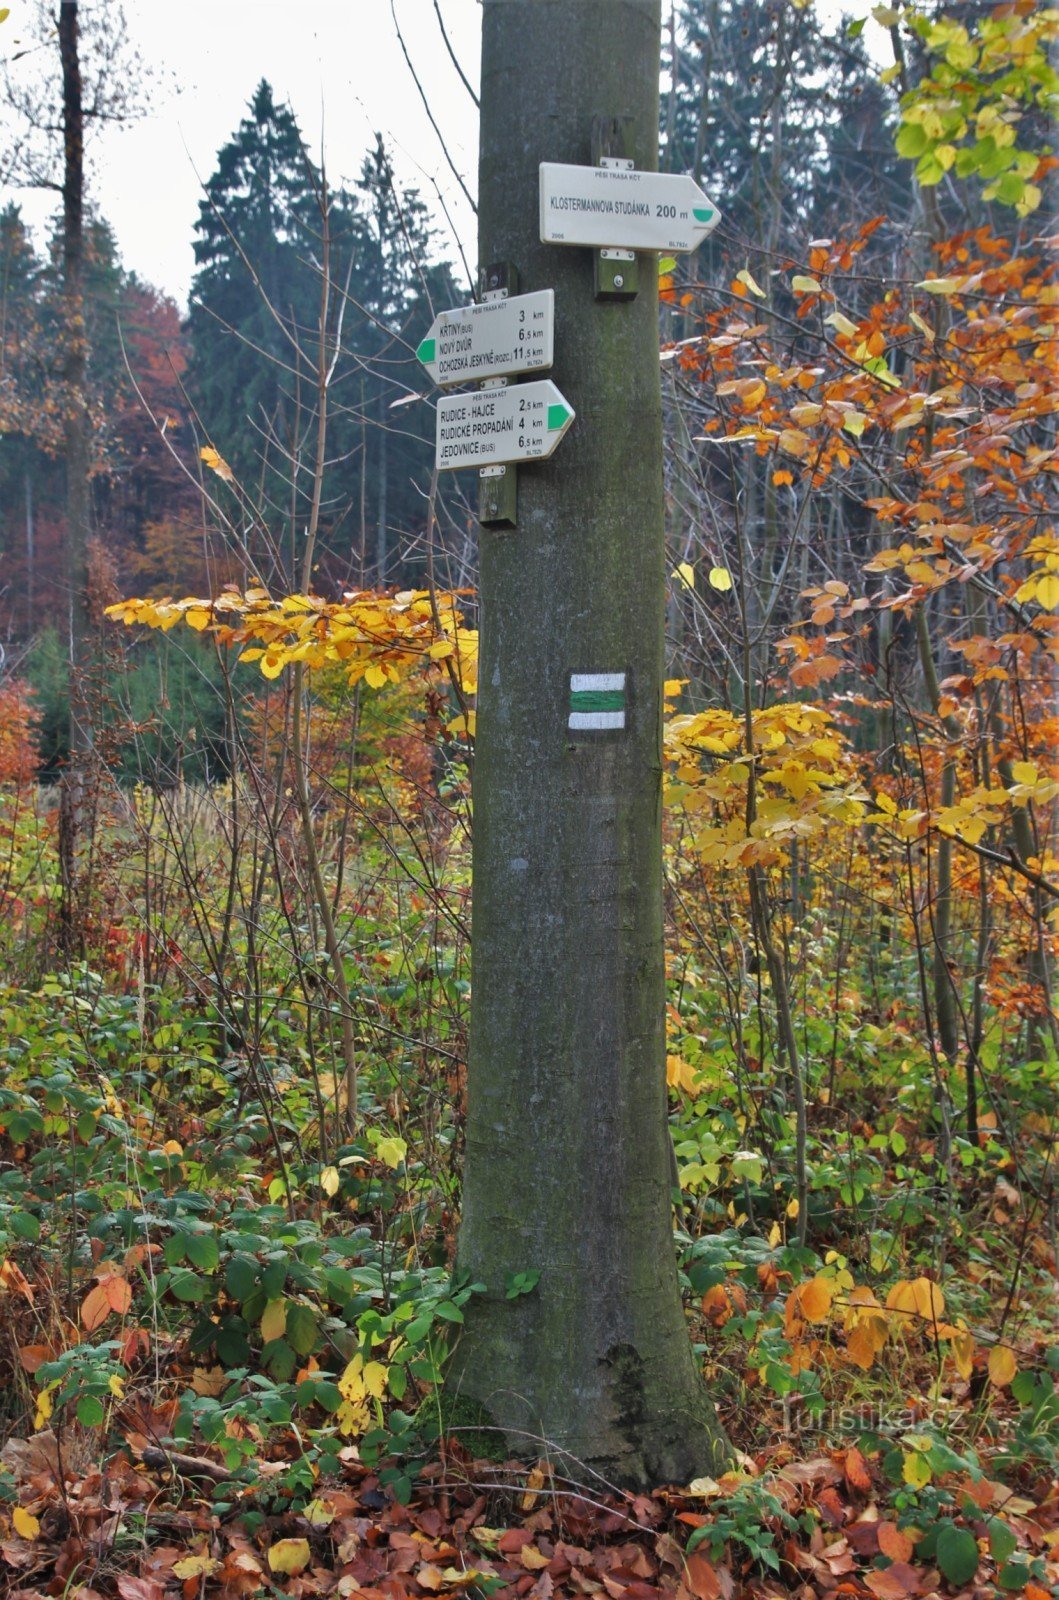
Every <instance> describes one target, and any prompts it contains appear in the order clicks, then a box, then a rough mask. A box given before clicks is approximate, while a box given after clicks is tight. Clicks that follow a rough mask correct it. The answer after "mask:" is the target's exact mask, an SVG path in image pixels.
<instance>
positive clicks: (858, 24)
mask: <svg viewBox="0 0 1059 1600" xmlns="http://www.w3.org/2000/svg"><path fill="white" fill-rule="evenodd" d="M867 20H868V19H867V17H857V18H855V20H854V21H853V22H847V23H846V32H847V34H848V35H849V37H850V38H851V39H859V38H860V36H861V34H862V33H863V32H864V24H865V23H866V22H867Z"/></svg>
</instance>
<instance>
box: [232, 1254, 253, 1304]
mask: <svg viewBox="0 0 1059 1600" xmlns="http://www.w3.org/2000/svg"><path fill="white" fill-rule="evenodd" d="M257 1277H258V1265H257V1262H256V1261H254V1260H253V1259H252V1258H251V1257H250V1256H233V1257H232V1259H231V1260H230V1261H229V1263H228V1265H227V1267H226V1268H225V1273H224V1286H225V1288H226V1289H227V1290H228V1293H229V1294H230V1295H231V1297H232V1299H233V1300H239V1301H243V1300H249V1298H250V1296H251V1295H252V1294H253V1292H254V1290H255V1289H256V1288H257Z"/></svg>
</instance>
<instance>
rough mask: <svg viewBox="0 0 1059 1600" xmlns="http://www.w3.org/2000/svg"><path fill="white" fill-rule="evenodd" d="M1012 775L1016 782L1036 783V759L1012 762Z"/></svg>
mask: <svg viewBox="0 0 1059 1600" xmlns="http://www.w3.org/2000/svg"><path fill="white" fill-rule="evenodd" d="M1011 776H1012V778H1014V780H1015V782H1016V783H1036V782H1037V763H1036V761H1013V762H1012V763H1011Z"/></svg>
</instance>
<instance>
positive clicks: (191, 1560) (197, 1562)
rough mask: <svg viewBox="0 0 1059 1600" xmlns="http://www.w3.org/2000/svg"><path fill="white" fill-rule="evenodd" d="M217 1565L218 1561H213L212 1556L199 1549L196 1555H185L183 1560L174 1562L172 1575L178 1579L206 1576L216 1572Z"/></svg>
mask: <svg viewBox="0 0 1059 1600" xmlns="http://www.w3.org/2000/svg"><path fill="white" fill-rule="evenodd" d="M219 1566H220V1562H219V1561H215V1560H214V1558H213V1556H208V1555H207V1554H206V1552H205V1551H201V1552H200V1554H199V1555H197V1556H185V1558H184V1560H183V1561H176V1562H174V1564H173V1576H174V1578H180V1579H184V1578H208V1577H209V1575H210V1573H211V1572H216V1571H217V1568H218V1567H219Z"/></svg>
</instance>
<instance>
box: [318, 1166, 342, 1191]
mask: <svg viewBox="0 0 1059 1600" xmlns="http://www.w3.org/2000/svg"><path fill="white" fill-rule="evenodd" d="M340 1182H341V1179H340V1178H339V1175H338V1168H337V1167H325V1168H324V1169H323V1171H322V1172H321V1174H320V1187H321V1189H322V1190H323V1191H324V1194H326V1195H336V1194H337V1193H338V1185H339V1183H340Z"/></svg>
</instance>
